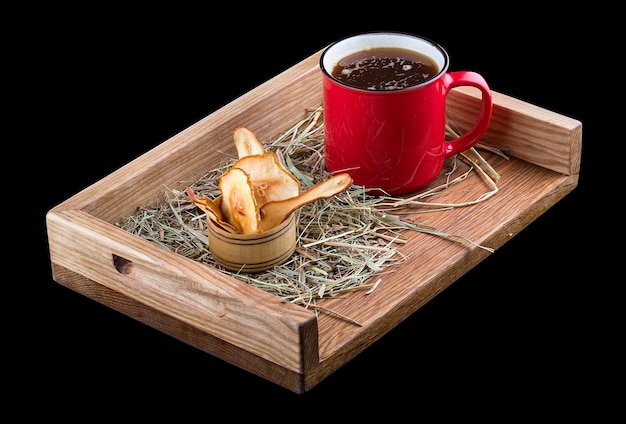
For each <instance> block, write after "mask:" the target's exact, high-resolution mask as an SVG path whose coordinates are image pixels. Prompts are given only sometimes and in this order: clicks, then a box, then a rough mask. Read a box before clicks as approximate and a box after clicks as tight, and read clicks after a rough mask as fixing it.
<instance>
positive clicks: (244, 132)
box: [233, 127, 265, 159]
mask: <svg viewBox="0 0 626 424" xmlns="http://www.w3.org/2000/svg"><path fill="white" fill-rule="evenodd" d="M233 138H234V139H235V149H236V150H237V156H238V157H239V158H240V159H241V158H243V157H246V156H250V155H262V154H263V153H265V149H264V148H263V144H261V142H260V141H259V140H258V139H257V138H256V135H255V134H254V133H253V132H252V130H250V128H248V127H237V128H235V131H234V132H233Z"/></svg>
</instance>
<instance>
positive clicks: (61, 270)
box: [46, 51, 582, 393]
mask: <svg viewBox="0 0 626 424" xmlns="http://www.w3.org/2000/svg"><path fill="white" fill-rule="evenodd" d="M320 54H321V51H320V52H318V53H316V54H314V55H312V56H310V57H309V58H307V59H305V60H304V61H302V62H300V63H298V64H297V65H295V66H293V67H292V68H290V69H287V70H285V71H284V72H283V73H281V74H280V75H278V76H276V77H275V78H272V79H271V80H268V81H267V82H265V83H263V84H261V85H259V86H258V87H256V88H255V89H253V90H251V91H250V92H248V93H246V94H245V95H243V96H241V97H240V98H238V99H236V100H235V101H233V102H231V103H229V104H228V105H226V106H224V107H223V108H221V109H219V110H217V111H215V112H214V113H212V114H210V115H208V116H206V117H205V118H203V119H201V120H200V121H198V122H196V123H195V124H193V125H191V126H189V127H188V128H186V129H184V130H183V131H181V132H180V133H178V134H176V135H175V136H173V137H171V138H170V139H168V140H166V141H165V142H163V143H161V144H160V145H158V146H156V147H155V148H153V149H152V150H150V151H149V152H146V153H145V154H143V155H142V156H140V157H138V158H136V159H134V160H132V161H131V162H129V163H128V164H127V165H125V166H123V167H121V168H120V169H118V170H116V171H115V172H113V173H111V174H110V175H108V176H106V177H105V178H103V179H101V180H100V181H98V182H96V183H94V184H93V185H92V186H90V187H87V188H86V189H84V190H82V191H81V192H79V193H77V194H76V195H74V196H72V197H71V198H69V199H67V200H66V201H64V202H62V203H61V204H59V205H57V206H56V207H54V208H53V209H51V210H50V211H49V212H48V214H47V216H46V224H47V231H48V241H49V250H50V259H51V262H52V268H53V273H54V275H53V277H54V279H55V281H57V282H59V283H60V284H63V285H65V286H67V287H70V288H72V289H73V290H75V291H77V292H79V293H82V294H83V295H85V296H87V297H89V298H92V299H94V300H96V301H98V302H100V303H103V304H105V305H107V306H109V307H111V308H113V309H115V310H118V311H120V312H122V313H124V314H126V315H129V316H131V317H133V318H135V319H137V320H138V321H140V322H143V323H145V324H146V325H149V326H151V327H154V328H156V329H158V330H160V331H162V332H164V333H166V334H168V335H171V336H172V337H174V338H176V339H179V340H181V341H182V342H184V343H187V344H190V345H192V346H195V347H197V348H198V349H200V350H202V351H205V352H207V353H210V354H212V355H215V356H217V357H219V358H222V359H223V360H225V361H227V362H229V363H232V364H234V365H236V366H239V367H241V368H243V369H246V370H248V371H249V372H252V373H254V374H257V375H259V376H261V377H263V378H266V379H267V380H269V381H272V382H274V383H276V384H278V385H281V386H283V387H285V388H286V389H289V390H291V391H294V392H297V393H303V392H306V391H308V390H310V389H311V388H313V387H315V386H316V385H317V384H318V383H320V382H321V381H323V380H324V379H325V378H326V377H328V376H329V375H330V374H332V373H333V372H334V371H336V370H337V369H339V368H340V367H341V366H342V365H344V364H346V363H347V362H348V361H350V360H351V359H352V358H354V357H355V356H356V355H358V354H359V353H360V352H362V351H363V350H364V349H366V348H367V347H368V346H371V345H372V343H375V342H376V341H377V340H378V339H379V338H380V337H382V336H383V335H384V334H385V333H387V332H388V331H389V330H391V329H392V328H394V327H395V326H397V325H398V324H399V323H400V322H402V321H403V320H404V319H406V318H407V317H408V316H410V315H411V314H412V313H413V312H415V311H416V310H417V309H419V308H420V307H421V306H423V305H424V304H425V303H426V302H428V301H429V300H430V299H432V298H433V297H435V296H436V295H437V294H439V293H440V292H441V291H442V290H445V289H446V287H448V286H449V285H450V284H452V283H453V282H454V281H456V280H457V279H458V278H459V277H461V276H462V275H463V274H465V273H466V272H467V271H469V270H470V269H472V268H473V267H474V266H476V265H477V264H479V263H480V262H481V261H482V260H483V259H485V258H486V257H488V256H489V255H497V249H498V248H499V247H500V246H502V245H503V244H504V243H506V242H507V241H508V240H510V239H511V238H512V237H514V236H515V235H516V234H517V233H519V232H520V231H522V230H523V229H524V228H525V227H526V226H527V225H528V224H529V223H531V222H532V221H534V220H535V219H536V218H537V217H538V216H540V215H541V214H542V213H543V212H545V211H546V210H547V209H549V208H550V207H551V206H552V205H554V204H555V203H556V202H558V201H559V200H560V199H562V198H563V197H564V196H565V195H567V194H568V193H569V192H571V191H572V190H573V189H574V188H575V187H576V186H577V184H578V172H579V167H580V153H581V144H582V125H581V123H580V122H578V121H576V120H574V119H571V118H568V117H565V116H562V115H558V114H556V113H553V112H550V111H547V110H545V109H542V108H539V107H536V106H533V105H530V104H527V103H524V102H521V101H519V100H517V99H514V98H511V97H508V96H505V95H501V94H500V93H494V111H493V118H492V125H491V126H490V128H489V130H488V133H487V135H486V136H485V141H486V142H488V143H491V144H495V145H497V146H501V147H503V148H506V151H507V153H508V154H509V155H510V156H511V158H510V159H509V160H505V159H503V158H499V157H496V156H495V155H494V157H490V158H489V161H490V163H492V164H493V166H494V167H495V169H496V170H497V171H498V172H499V173H500V175H501V179H500V181H499V183H498V193H497V194H496V195H495V196H492V197H491V198H490V199H488V200H487V201H485V202H482V203H479V204H477V205H474V206H471V207H465V208H455V209H453V210H450V211H446V212H441V213H429V214H417V213H416V215H415V216H414V219H415V220H416V221H418V222H423V223H424V224H428V225H432V226H435V227H436V228H437V229H438V230H439V231H443V232H447V233H450V234H462V235H463V236H465V237H467V238H468V239H470V240H472V241H473V242H475V243H477V244H480V245H482V246H487V247H490V248H493V249H496V250H495V253H490V252H488V251H487V250H485V249H482V248H480V247H478V246H476V245H474V244H471V243H467V242H464V241H460V240H448V239H443V238H440V237H435V236H432V235H428V234H424V233H413V232H407V234H406V239H407V243H406V244H405V245H404V246H403V247H402V248H401V249H400V252H401V254H403V255H406V257H407V259H406V261H405V262H404V263H403V264H402V265H400V266H397V267H396V269H393V270H392V271H393V272H392V273H389V274H384V275H382V276H380V278H381V283H380V284H379V286H378V287H377V289H376V290H375V291H374V292H373V293H371V294H365V293H355V294H353V295H350V296H345V297H338V298H332V299H324V300H323V301H321V302H320V305H321V306H323V307H324V308H327V309H329V310H333V311H336V312H338V313H340V314H342V315H345V316H347V317H350V319H352V320H354V322H358V323H359V325H356V324H355V323H354V322H349V321H346V320H341V319H338V318H337V317H336V316H334V315H332V314H328V313H321V314H320V315H319V317H318V316H316V315H315V314H313V313H312V312H311V311H309V310H306V309H304V308H302V307H300V306H297V305H292V304H289V303H287V302H284V301H282V299H279V298H278V297H275V296H273V295H271V294H268V293H265V292H263V291H261V290H258V289H256V288H254V287H251V286H249V285H247V284H245V283H243V282H240V281H238V280H234V279H232V278H230V277H228V276H226V275H225V274H223V273H221V272H219V271H218V270H216V269H212V268H209V267H207V266H205V265H202V264H199V263H196V262H194V261H192V260H189V259H187V258H184V257H182V256H180V255H177V254H175V253H173V252H170V251H167V250H166V249H162V248H159V247H157V246H155V245H154V244H152V243H150V242H148V241H146V240H143V239H141V238H139V237H137V236H134V235H131V234H129V233H127V232H125V231H123V230H121V229H120V228H119V227H117V226H116V225H115V222H116V221H118V220H121V219H124V218H126V217H128V216H129V215H131V214H133V213H134V212H135V210H136V209H137V207H139V206H141V205H146V204H152V202H153V201H154V199H156V198H157V197H158V196H159V195H160V194H161V193H163V192H164V189H165V188H166V187H167V188H169V189H181V190H182V189H184V188H185V187H187V186H188V185H189V184H190V183H192V182H193V181H196V180H197V179H198V178H199V177H200V176H202V175H204V174H205V173H206V172H208V171H209V170H210V169H212V168H213V167H214V166H215V165H216V164H219V163H220V162H221V161H222V160H223V158H224V156H225V155H235V148H234V144H233V138H232V132H233V130H234V129H235V128H236V127H237V126H240V125H246V126H248V127H249V128H250V129H252V130H253V131H254V132H255V134H256V135H257V137H258V138H259V139H260V140H266V139H271V138H273V137H276V136H277V135H278V134H279V133H280V132H282V131H285V130H287V129H289V128H291V127H292V126H293V125H294V124H295V123H296V122H298V121H299V120H301V119H302V118H304V117H305V116H306V114H307V112H308V110H310V109H313V108H316V107H318V106H319V105H321V101H322V93H321V74H320V72H319V69H318V61H319V55H320ZM476 111H477V98H476V97H475V94H474V93H472V92H471V90H464V89H455V90H454V94H451V96H450V98H449V113H450V116H451V117H452V118H453V119H454V121H455V123H457V124H458V125H459V126H461V127H467V126H468V125H470V124H471V122H472V119H473V115H474V114H475V113H476ZM487 190H488V187H487V186H486V184H485V182H484V181H482V179H481V178H480V177H479V176H478V175H476V174H473V175H472V176H470V177H469V178H467V179H466V180H465V181H464V182H463V184H461V185H457V186H453V187H452V188H450V189H449V190H446V191H445V193H443V194H441V195H440V196H441V198H440V199H439V200H441V201H450V199H454V200H455V201H464V200H467V199H472V198H475V197H477V196H478V195H480V194H481V193H483V192H485V191H487ZM373 278H377V277H373ZM503 284H506V278H504V277H503Z"/></svg>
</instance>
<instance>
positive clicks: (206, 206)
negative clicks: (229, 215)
mask: <svg viewBox="0 0 626 424" xmlns="http://www.w3.org/2000/svg"><path fill="white" fill-rule="evenodd" d="M187 195H188V196H189V200H191V201H192V202H193V203H194V204H195V205H196V206H198V207H199V208H200V209H202V210H203V211H204V212H205V213H206V214H207V217H208V219H210V220H211V221H213V222H215V224H217V225H219V226H220V227H222V228H223V229H224V230H226V231H228V232H231V233H237V229H236V228H235V227H233V226H232V225H231V224H229V223H228V222H226V221H224V216H223V215H222V210H221V209H220V207H219V206H218V205H217V204H216V203H215V202H214V201H213V200H211V199H209V198H208V197H196V194H195V192H194V191H193V189H192V188H191V187H187Z"/></svg>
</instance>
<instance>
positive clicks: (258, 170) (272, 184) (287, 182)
mask: <svg viewBox="0 0 626 424" xmlns="http://www.w3.org/2000/svg"><path fill="white" fill-rule="evenodd" d="M233 168H239V169H243V170H244V171H245V172H246V174H248V176H249V177H250V183H251V184H252V189H253V191H254V197H255V199H256V202H257V206H258V207H259V208H260V207H262V206H263V205H264V204H266V203H268V202H272V201H275V200H283V199H288V198H290V197H294V196H297V195H299V194H300V181H298V179H297V178H296V177H294V176H293V174H292V173H291V172H289V171H287V170H286V169H285V168H284V167H283V165H282V164H281V163H280V162H279V161H278V158H277V157H276V154H275V153H274V152H271V151H270V152H265V153H263V154H262V155H248V156H244V157H243V158H241V159H239V160H237V161H236V162H235V163H234V164H233Z"/></svg>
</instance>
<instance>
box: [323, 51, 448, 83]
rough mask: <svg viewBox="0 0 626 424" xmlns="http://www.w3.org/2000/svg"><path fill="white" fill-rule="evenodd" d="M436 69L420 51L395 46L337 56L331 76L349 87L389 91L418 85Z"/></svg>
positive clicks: (432, 62)
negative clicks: (342, 56)
mask: <svg viewBox="0 0 626 424" xmlns="http://www.w3.org/2000/svg"><path fill="white" fill-rule="evenodd" d="M438 72H439V68H438V67H437V64H436V63H435V62H434V61H433V60H432V59H431V58H429V57H428V56H425V55H423V54H421V53H418V52H416V51H413V50H408V49H403V48H397V47H377V48H373V49H368V50H362V51H360V52H357V53H353V54H351V55H349V56H346V57H345V58H343V59H341V60H340V61H339V62H338V63H337V65H335V68H334V69H333V71H332V75H333V77H335V78H336V79H337V80H339V81H341V82H343V83H344V84H347V85H350V86H352V87H357V88H362V89H365V90H374V91H389V90H400V89H402V88H406V87H411V86H414V85H417V84H421V83H423V82H425V81H428V80H429V79H431V78H433V77H434V76H435V75H437V73H438Z"/></svg>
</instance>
